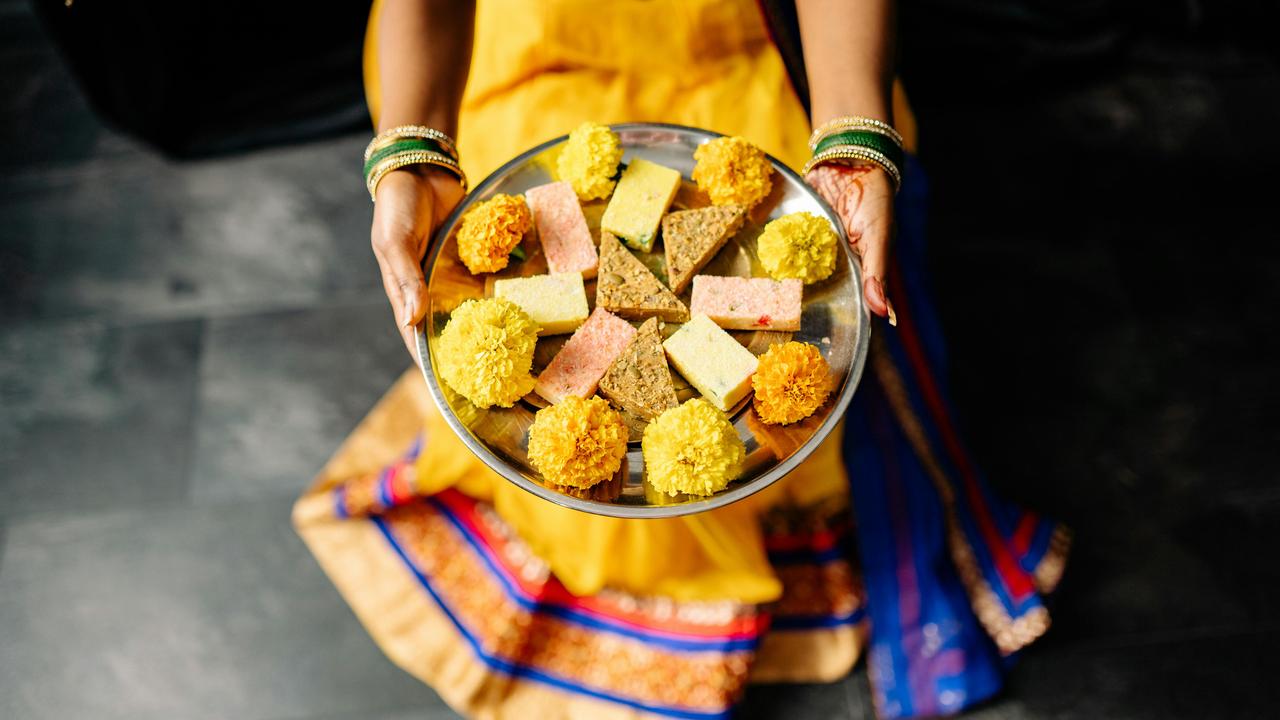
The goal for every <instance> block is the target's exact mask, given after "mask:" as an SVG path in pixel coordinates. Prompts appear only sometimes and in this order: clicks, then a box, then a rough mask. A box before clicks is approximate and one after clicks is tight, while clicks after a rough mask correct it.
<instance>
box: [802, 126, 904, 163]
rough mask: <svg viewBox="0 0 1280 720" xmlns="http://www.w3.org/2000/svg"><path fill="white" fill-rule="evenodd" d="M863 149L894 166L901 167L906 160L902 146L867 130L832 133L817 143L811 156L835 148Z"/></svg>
mask: <svg viewBox="0 0 1280 720" xmlns="http://www.w3.org/2000/svg"><path fill="white" fill-rule="evenodd" d="M849 146H852V147H865V148H870V149H871V150H875V151H876V152H878V153H880V154H881V155H884V156H885V157H887V158H889V160H890V161H891V162H893V164H894V165H897V166H898V167H902V165H903V162H904V161H905V160H906V154H905V153H904V152H903V151H902V146H901V145H899V144H897V143H895V142H894V141H893V140H892V139H890V138H889V137H887V136H885V135H883V134H881V133H877V132H870V131H867V130H845V131H843V132H837V133H832V134H831V135H828V136H826V137H824V138H822V140H821V141H819V142H818V145H817V147H815V148H814V149H813V154H814V155H815V156H816V155H820V154H822V153H823V152H825V151H827V150H834V149H835V148H837V147H849Z"/></svg>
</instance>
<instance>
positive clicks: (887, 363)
mask: <svg viewBox="0 0 1280 720" xmlns="http://www.w3.org/2000/svg"><path fill="white" fill-rule="evenodd" d="M871 341H872V342H871V365H872V369H873V370H874V371H875V373H876V377H877V378H878V379H879V380H880V384H881V386H882V387H883V388H884V391H885V397H886V398H888V400H889V406H890V407H891V408H892V409H893V413H894V415H895V416H896V417H897V418H898V424H899V425H900V426H901V427H902V431H903V433H904V434H905V435H906V436H907V440H908V442H910V443H911V446H912V448H914V449H915V451H916V455H917V456H919V458H920V461H921V462H922V463H923V464H924V467H925V470H926V472H927V473H928V475H929V478H930V480H932V481H933V484H934V487H936V488H937V490H938V495H939V496H940V497H941V498H942V504H943V507H944V508H946V518H947V547H948V548H949V549H950V551H951V560H952V562H953V563H955V566H956V570H957V572H958V573H959V575H960V581H961V582H962V583H963V584H964V586H965V589H966V590H967V591H968V594H969V602H970V604H971V605H972V606H973V611H974V614H975V615H977V616H978V621H979V622H981V623H982V626H983V627H984V628H986V630H987V633H988V634H990V635H991V637H992V638H993V639H994V640H995V643H996V647H997V648H999V649H1000V652H1001V653H1002V654H1004V655H1009V654H1012V653H1014V652H1017V651H1018V650H1020V649H1022V648H1023V647H1026V646H1027V645H1029V644H1031V642H1032V641H1034V640H1035V639H1036V638H1038V637H1040V636H1041V635H1043V634H1044V633H1045V631H1047V630H1048V629H1049V624H1050V618H1049V611H1048V610H1046V609H1045V608H1044V607H1037V608H1033V609H1032V610H1030V611H1028V612H1027V613H1026V614H1025V615H1023V616H1022V617H1019V618H1017V619H1014V618H1012V617H1010V616H1009V613H1008V612H1007V611H1006V610H1005V608H1004V604H1003V603H1001V602H1000V599H999V598H998V597H997V596H996V594H995V592H994V591H993V590H992V589H991V586H990V585H989V584H988V583H987V581H986V579H985V578H984V577H983V576H982V571H981V570H980V569H979V567H978V560H977V558H976V557H975V556H974V554H973V548H971V547H969V543H968V541H967V540H966V539H965V536H964V531H963V530H962V529H961V527H960V520H959V516H958V515H957V513H956V509H955V490H954V489H953V488H952V486H951V481H950V479H949V478H948V477H947V474H946V472H945V471H944V470H943V469H942V466H941V464H939V462H938V459H937V456H936V455H935V454H934V452H933V448H932V447H931V446H930V444H929V439H928V436H927V435H926V434H925V431H924V426H923V425H922V424H921V422H920V419H919V418H917V417H916V415H915V412H914V411H913V410H912V409H911V403H910V400H909V399H908V396H907V391H906V387H905V384H904V383H903V380H902V376H901V375H899V374H898V370H897V368H895V367H894V366H893V361H892V360H891V359H890V358H889V353H888V351H887V350H886V349H885V347H884V341H883V340H881V339H879V337H878V336H877V335H872V337H871ZM1068 537H1069V536H1068ZM1059 538H1060V534H1059V533H1058V532H1057V531H1055V533H1054V539H1055V540H1058V539H1059ZM1068 544H1069V543H1068ZM1055 549H1060V550H1061V553H1060V554H1057V555H1055V554H1054V552H1053V551H1054V550H1055ZM1065 550H1066V547H1065V546H1064V545H1062V544H1061V541H1059V544H1058V545H1052V544H1051V546H1050V554H1049V555H1046V557H1045V561H1046V562H1041V564H1040V567H1038V568H1037V573H1039V571H1040V569H1041V568H1045V580H1046V581H1047V580H1052V581H1053V582H1055V583H1056V581H1057V578H1058V577H1060V576H1061V573H1062V568H1063V566H1064V565H1065V562H1066V555H1065ZM1050 558H1054V559H1055V560H1056V565H1055V564H1054V563H1052V562H1047V561H1049V560H1050ZM1037 579H1038V578H1037Z"/></svg>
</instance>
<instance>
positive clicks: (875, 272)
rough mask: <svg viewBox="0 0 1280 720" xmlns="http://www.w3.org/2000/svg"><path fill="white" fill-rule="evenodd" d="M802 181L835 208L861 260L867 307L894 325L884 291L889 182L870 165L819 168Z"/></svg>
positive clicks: (890, 214) (894, 316) (890, 220)
mask: <svg viewBox="0 0 1280 720" xmlns="http://www.w3.org/2000/svg"><path fill="white" fill-rule="evenodd" d="M805 180H807V181H808V182H809V184H810V185H812V186H813V187H814V189H816V190H817V191H818V194H819V195H821V196H822V197H823V199H825V200H826V201H827V202H828V203H830V204H831V207H833V208H835V211H836V214H837V215H839V216H840V220H841V221H842V222H843V223H844V231H845V234H847V235H848V236H849V243H850V245H852V246H853V252H854V253H856V254H857V255H858V257H860V258H861V259H862V292H863V296H864V297H865V298H866V301H867V307H868V308H869V309H870V310H871V312H873V313H875V314H876V315H879V316H881V317H887V318H889V323H890V324H891V325H897V324H898V316H897V314H896V313H895V312H894V311H893V303H891V302H889V297H888V296H887V295H886V294H885V289H884V285H885V282H884V277H885V273H886V271H887V270H888V266H889V238H890V235H891V233H892V230H893V180H891V179H890V178H889V175H888V173H886V172H885V171H884V170H883V169H882V168H880V166H878V165H875V164H872V163H862V164H853V165H819V166H818V167H816V168H814V169H812V170H810V171H809V174H808V175H807V176H805Z"/></svg>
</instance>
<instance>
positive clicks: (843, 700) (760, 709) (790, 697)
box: [734, 682, 853, 720]
mask: <svg viewBox="0 0 1280 720" xmlns="http://www.w3.org/2000/svg"><path fill="white" fill-rule="evenodd" d="M852 712H853V708H851V707H850V706H849V692H848V690H847V688H846V687H845V686H844V684H843V683H842V682H835V683H821V684H814V685H752V686H750V687H748V688H747V693H746V695H745V696H744V697H743V699H742V704H741V705H740V706H739V709H738V713H737V714H736V715H735V716H734V717H737V718H748V719H750V720H774V719H775V718H784V717H785V718H796V719H797V720H837V719H838V720H847V719H848V718H849V717H850V714H851V713H852Z"/></svg>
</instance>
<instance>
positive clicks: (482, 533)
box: [435, 489, 768, 640]
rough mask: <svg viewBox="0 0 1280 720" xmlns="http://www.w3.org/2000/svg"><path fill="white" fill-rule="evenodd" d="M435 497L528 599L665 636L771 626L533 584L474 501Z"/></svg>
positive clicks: (554, 583) (744, 632)
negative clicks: (698, 618) (700, 619)
mask: <svg viewBox="0 0 1280 720" xmlns="http://www.w3.org/2000/svg"><path fill="white" fill-rule="evenodd" d="M435 499H436V500H437V501H439V502H440V503H441V504H442V505H444V506H445V507H447V508H448V509H449V510H450V512H452V513H454V516H455V517H456V518H457V519H458V521H459V522H461V523H462V524H463V525H464V526H465V527H466V528H467V530H468V531H469V532H471V533H472V534H473V536H474V537H475V538H476V539H477V540H478V541H479V544H480V545H481V546H483V547H484V548H485V551H486V553H487V554H488V556H489V559H490V560H491V561H492V562H493V564H494V566H496V567H498V568H501V572H502V573H503V574H504V575H505V576H506V578H507V580H508V581H510V583H511V584H512V585H513V586H514V587H516V588H518V589H519V591H520V592H522V593H523V594H524V595H525V597H526V598H528V599H529V600H532V601H536V602H543V603H549V604H553V605H557V606H559V607H563V608H569V609H573V610H577V611H579V612H584V613H587V614H589V615H593V616H595V617H598V618H600V619H602V620H607V621H610V622H615V623H618V624H621V625H626V626H627V627H631V628H634V629H637V630H644V631H646V632H651V633H654V634H657V635H662V636H666V637H680V636H684V637H691V636H692V637H700V638H705V637H710V638H727V639H730V640H741V639H748V638H755V637H759V636H760V635H762V634H764V632H765V631H766V630H767V629H768V618H767V617H766V616H765V615H764V614H762V613H758V614H755V615H754V616H745V617H739V618H735V619H733V620H732V621H730V622H728V623H725V624H723V625H705V624H697V625H695V624H692V623H686V622H682V621H681V620H679V619H678V618H675V617H671V618H667V619H664V620H661V621H658V620H652V619H650V618H647V617H645V616H644V615H641V614H639V613H628V612H627V611H625V610H623V609H621V608H619V607H617V606H616V605H614V604H612V603H609V602H607V601H604V600H602V599H601V598H599V597H594V596H581V597H580V596H577V595H574V594H573V593H571V592H569V590H568V588H566V587H565V586H564V585H563V584H562V583H561V582H560V580H559V579H557V578H556V577H555V576H554V575H551V576H550V577H548V579H547V580H546V582H545V583H539V584H534V583H530V582H529V581H527V580H526V579H525V578H523V577H522V576H521V574H520V572H518V571H517V569H516V568H513V567H511V565H510V564H509V563H508V562H507V560H506V558H505V554H504V553H503V552H502V550H503V548H504V547H505V546H506V544H507V540H506V539H505V538H503V537H501V536H499V535H495V534H493V533H490V532H489V531H488V529H487V528H485V526H484V523H483V522H479V521H478V519H477V517H476V510H475V506H476V503H475V500H473V499H472V498H470V497H467V496H466V495H464V494H462V493H461V492H458V491H457V490H453V489H448V490H444V491H442V492H440V493H439V494H437V495H436V496H435Z"/></svg>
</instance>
